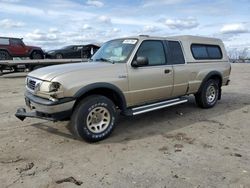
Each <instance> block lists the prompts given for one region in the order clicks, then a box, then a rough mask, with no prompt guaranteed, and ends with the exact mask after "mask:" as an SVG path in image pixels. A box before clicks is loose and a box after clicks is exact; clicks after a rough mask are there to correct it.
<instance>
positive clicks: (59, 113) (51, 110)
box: [15, 92, 75, 121]
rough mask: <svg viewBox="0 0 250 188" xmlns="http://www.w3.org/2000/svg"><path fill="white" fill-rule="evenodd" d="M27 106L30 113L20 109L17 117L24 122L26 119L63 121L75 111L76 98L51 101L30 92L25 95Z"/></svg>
mask: <svg viewBox="0 0 250 188" xmlns="http://www.w3.org/2000/svg"><path fill="white" fill-rule="evenodd" d="M25 102H26V106H27V107H28V108H29V109H30V112H26V109H24V108H19V109H17V112H16V114H15V116H16V117H17V118H18V119H20V120H22V121H23V120H24V119H25V118H26V117H31V118H39V119H46V120H51V121H61V120H66V119H68V118H69V117H70V116H71V114H72V110H73V106H74V104H75V98H63V99H59V100H58V101H55V102H53V101H50V100H48V99H43V98H41V97H37V96H34V95H33V94H31V93H30V92H26V93H25Z"/></svg>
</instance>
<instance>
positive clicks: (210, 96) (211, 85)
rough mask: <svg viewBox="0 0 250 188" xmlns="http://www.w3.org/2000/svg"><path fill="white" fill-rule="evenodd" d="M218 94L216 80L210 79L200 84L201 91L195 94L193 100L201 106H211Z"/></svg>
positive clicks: (215, 101) (216, 99)
mask: <svg viewBox="0 0 250 188" xmlns="http://www.w3.org/2000/svg"><path fill="white" fill-rule="evenodd" d="M218 96H219V83H218V81H217V80H214V79H210V80H208V81H207V82H205V84H204V85H203V86H202V88H201V91H200V92H198V93H196V94H195V100H196V103H197V105H198V106H199V107H201V108H211V107H213V106H214V105H215V104H216V103H217V101H218Z"/></svg>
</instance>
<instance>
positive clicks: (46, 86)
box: [40, 81, 61, 92]
mask: <svg viewBox="0 0 250 188" xmlns="http://www.w3.org/2000/svg"><path fill="white" fill-rule="evenodd" d="M60 87H61V84H60V83H59V82H46V81H44V82H42V84H41V86H40V91H41V92H56V91H58V90H59V89H60Z"/></svg>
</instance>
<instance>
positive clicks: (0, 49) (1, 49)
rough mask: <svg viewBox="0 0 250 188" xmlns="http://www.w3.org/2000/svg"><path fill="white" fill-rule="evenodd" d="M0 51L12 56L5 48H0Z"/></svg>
mask: <svg viewBox="0 0 250 188" xmlns="http://www.w3.org/2000/svg"><path fill="white" fill-rule="evenodd" d="M0 51H5V52H7V53H8V54H9V55H10V56H12V54H11V53H10V51H9V50H8V49H7V48H0Z"/></svg>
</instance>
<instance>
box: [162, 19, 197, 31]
mask: <svg viewBox="0 0 250 188" xmlns="http://www.w3.org/2000/svg"><path fill="white" fill-rule="evenodd" d="M165 24H166V25H167V26H168V27H169V28H170V29H179V30H184V29H193V28H196V27H198V25H199V23H198V21H197V20H196V19H195V18H185V19H167V20H166V21H165Z"/></svg>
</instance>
